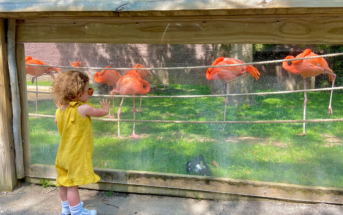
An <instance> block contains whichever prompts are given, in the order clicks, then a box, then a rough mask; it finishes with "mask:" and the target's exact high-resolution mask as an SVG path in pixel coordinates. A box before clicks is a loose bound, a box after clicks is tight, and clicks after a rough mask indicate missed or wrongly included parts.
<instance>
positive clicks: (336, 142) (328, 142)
mask: <svg viewBox="0 0 343 215" xmlns="http://www.w3.org/2000/svg"><path fill="white" fill-rule="evenodd" d="M320 136H321V137H324V138H325V144H324V146H325V147H333V146H341V145H342V138H339V137H337V136H335V135H332V134H327V133H324V134H321V135H320Z"/></svg>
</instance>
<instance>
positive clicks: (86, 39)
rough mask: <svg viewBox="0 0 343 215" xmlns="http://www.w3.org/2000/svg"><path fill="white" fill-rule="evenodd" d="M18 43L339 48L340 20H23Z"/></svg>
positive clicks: (342, 38)
mask: <svg viewBox="0 0 343 215" xmlns="http://www.w3.org/2000/svg"><path fill="white" fill-rule="evenodd" d="M17 30H18V36H17V41H18V42H61V43H63V42H65V43H74V42H80V43H146V44H222V43H223V44H227V43H231V44H233V43H236V44H247V43H253V44H254V43H261V44H305V43H307V44H325V43H329V44H341V43H342V41H343V34H342V32H343V18H342V17H278V18H275V17H270V18H268V17H263V18H257V17H254V18H251V17H246V18H243V17H240V18H234V17H229V18H228V17H211V18H196V17H194V18H185V17H183V18H182V17H179V18H177V19H168V20H163V19H157V20H156V19H148V18H146V19H144V20H141V21H139V20H138V19H137V20H135V21H122V22H118V20H117V19H116V18H89V19H87V18H79V19H75V18H74V19H63V18H60V19H27V20H23V21H21V22H20V23H18V26H17Z"/></svg>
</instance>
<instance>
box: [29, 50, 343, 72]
mask: <svg viewBox="0 0 343 215" xmlns="http://www.w3.org/2000/svg"><path fill="white" fill-rule="evenodd" d="M342 55H343V53H334V54H325V55H318V56H312V57H304V58H294V59H282V60H270V61H260V62H251V63H239V64H229V65H220V66H212V65H211V66H185V67H159V68H120V67H118V68H115V67H111V68H106V67H72V66H49V65H38V64H25V65H26V66H40V67H56V68H66V69H94V70H100V69H101V70H102V69H106V70H110V69H115V70H132V69H134V70H181V69H203V68H216V67H233V66H247V65H260V64H273V63H282V62H288V61H295V60H306V59H315V58H323V57H336V56H342Z"/></svg>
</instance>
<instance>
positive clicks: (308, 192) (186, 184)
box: [27, 165, 343, 204]
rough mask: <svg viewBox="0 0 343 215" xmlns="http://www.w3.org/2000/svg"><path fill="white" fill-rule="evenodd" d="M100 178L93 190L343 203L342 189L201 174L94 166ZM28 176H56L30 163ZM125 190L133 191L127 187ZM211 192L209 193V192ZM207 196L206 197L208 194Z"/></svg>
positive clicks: (52, 168) (48, 167)
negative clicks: (105, 188) (111, 187)
mask: <svg viewBox="0 0 343 215" xmlns="http://www.w3.org/2000/svg"><path fill="white" fill-rule="evenodd" d="M95 172H96V173H97V174H98V175H99V176H100V177H101V180H100V183H98V184H95V185H89V186H93V187H94V188H93V189H101V187H100V185H101V184H103V183H106V184H108V185H110V184H112V185H118V184H119V185H123V186H127V187H133V186H136V187H137V186H141V187H145V190H144V193H149V194H160V193H154V192H156V189H164V190H168V189H171V190H174V191H173V192H170V193H168V192H167V194H166V195H180V196H182V195H181V194H179V193H180V192H181V193H182V192H183V191H188V192H205V193H208V194H209V195H208V196H211V195H213V196H214V197H212V198H216V197H215V196H216V194H218V195H219V194H224V195H236V196H237V195H239V196H246V197H261V198H270V199H280V200H287V201H298V202H312V203H314V202H317V203H319V202H321V203H332V204H343V189H339V188H330V187H314V186H299V185H293V184H282V183H269V182H258V181H247V180H233V179H229V178H215V177H203V176H192V175H181V174H166V173H152V172H144V171H123V170H110V169H95ZM27 177H28V178H46V179H56V170H55V167H54V166H51V165H30V167H29V171H28V172H27ZM127 192H136V190H130V189H127ZM210 194H211V195H210ZM208 198H209V197H208Z"/></svg>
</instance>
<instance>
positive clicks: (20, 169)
mask: <svg viewBox="0 0 343 215" xmlns="http://www.w3.org/2000/svg"><path fill="white" fill-rule="evenodd" d="M15 33H16V20H15V19H9V20H8V29H7V58H8V70H9V74H10V81H11V96H12V111H13V112H12V113H13V124H12V126H13V139H14V148H15V166H16V173H17V178H18V179H21V178H24V177H25V172H24V161H23V160H24V159H23V145H22V138H21V108H20V98H19V86H18V74H17V65H16V59H15V35H16V34H15Z"/></svg>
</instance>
